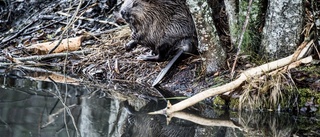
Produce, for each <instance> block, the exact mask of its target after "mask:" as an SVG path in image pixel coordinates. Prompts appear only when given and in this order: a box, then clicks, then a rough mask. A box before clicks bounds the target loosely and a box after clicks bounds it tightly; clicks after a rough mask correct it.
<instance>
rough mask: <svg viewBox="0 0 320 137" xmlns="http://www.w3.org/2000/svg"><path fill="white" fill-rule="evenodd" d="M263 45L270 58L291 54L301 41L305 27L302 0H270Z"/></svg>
mask: <svg viewBox="0 0 320 137" xmlns="http://www.w3.org/2000/svg"><path fill="white" fill-rule="evenodd" d="M268 5H269V6H268V11H267V14H266V21H265V26H264V28H263V33H262V35H263V38H262V47H263V50H264V53H266V55H268V57H269V59H270V58H271V59H274V58H281V57H284V56H287V55H289V54H291V53H292V52H293V51H294V50H295V49H296V47H297V44H298V43H299V41H300V39H301V38H300V34H301V31H302V27H303V1H302V0H270V1H269V3H268Z"/></svg>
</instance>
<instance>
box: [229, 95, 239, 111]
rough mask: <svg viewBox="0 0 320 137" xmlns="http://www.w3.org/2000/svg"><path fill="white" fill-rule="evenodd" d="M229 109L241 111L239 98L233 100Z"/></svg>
mask: <svg viewBox="0 0 320 137" xmlns="http://www.w3.org/2000/svg"><path fill="white" fill-rule="evenodd" d="M229 108H230V109H232V110H239V98H231V99H230V103H229Z"/></svg>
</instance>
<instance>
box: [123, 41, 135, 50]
mask: <svg viewBox="0 0 320 137" xmlns="http://www.w3.org/2000/svg"><path fill="white" fill-rule="evenodd" d="M137 45H138V42H137V41H135V40H130V41H129V42H128V43H126V44H125V45H124V48H125V49H126V51H130V50H132V49H133V48H134V47H136V46H137Z"/></svg>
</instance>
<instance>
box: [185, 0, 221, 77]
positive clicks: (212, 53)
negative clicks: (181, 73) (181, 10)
mask: <svg viewBox="0 0 320 137" xmlns="http://www.w3.org/2000/svg"><path fill="white" fill-rule="evenodd" d="M187 3H188V4H189V7H190V11H191V13H192V15H193V19H194V21H195V23H196V27H197V33H198V39H199V51H200V52H201V53H203V54H202V55H203V57H205V62H206V72H207V73H209V74H210V73H213V72H215V71H217V70H219V69H220V68H221V67H223V66H224V65H225V61H226V52H225V50H224V49H223V47H222V46H221V44H220V40H219V37H218V35H217V29H216V28H215V25H214V22H213V17H212V15H213V14H212V7H210V6H209V5H208V3H207V1H206V0H187Z"/></svg>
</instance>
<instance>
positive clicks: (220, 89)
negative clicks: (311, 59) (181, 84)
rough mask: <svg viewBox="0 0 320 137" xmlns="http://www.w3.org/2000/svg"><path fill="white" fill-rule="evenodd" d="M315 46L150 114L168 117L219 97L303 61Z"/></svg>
mask: <svg viewBox="0 0 320 137" xmlns="http://www.w3.org/2000/svg"><path fill="white" fill-rule="evenodd" d="M312 44H313V40H311V41H310V42H309V43H308V44H306V43H303V44H301V45H300V46H299V47H298V49H297V50H296V51H295V53H294V54H293V55H291V56H288V57H286V58H282V59H279V60H276V61H272V62H270V63H267V64H264V65H261V66H258V67H255V68H250V69H248V70H246V71H244V72H242V73H241V74H240V77H239V78H237V79H236V80H234V81H232V82H230V83H227V84H224V85H222V86H219V87H215V88H210V89H207V90H205V91H202V92H200V93H198V94H196V95H194V96H192V97H190V98H188V99H185V100H183V101H181V102H179V103H177V104H174V105H172V106H168V107H167V108H165V109H162V110H159V111H155V112H151V113H149V114H166V115H170V114H172V113H173V112H176V111H180V110H183V109H185V108H187V107H190V106H192V105H194V104H196V103H198V102H200V101H202V100H204V99H206V98H208V97H212V96H215V95H219V94H222V93H225V92H228V91H232V90H234V89H236V88H237V87H239V86H240V85H241V84H242V83H243V82H245V81H246V80H248V79H251V78H253V77H257V76H261V75H262V74H266V73H268V72H270V71H272V70H275V69H278V68H280V67H283V66H286V65H288V64H290V63H292V62H294V61H296V60H299V59H301V58H302V57H303V56H305V54H306V53H307V51H308V50H309V48H310V47H311V45H312Z"/></svg>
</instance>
